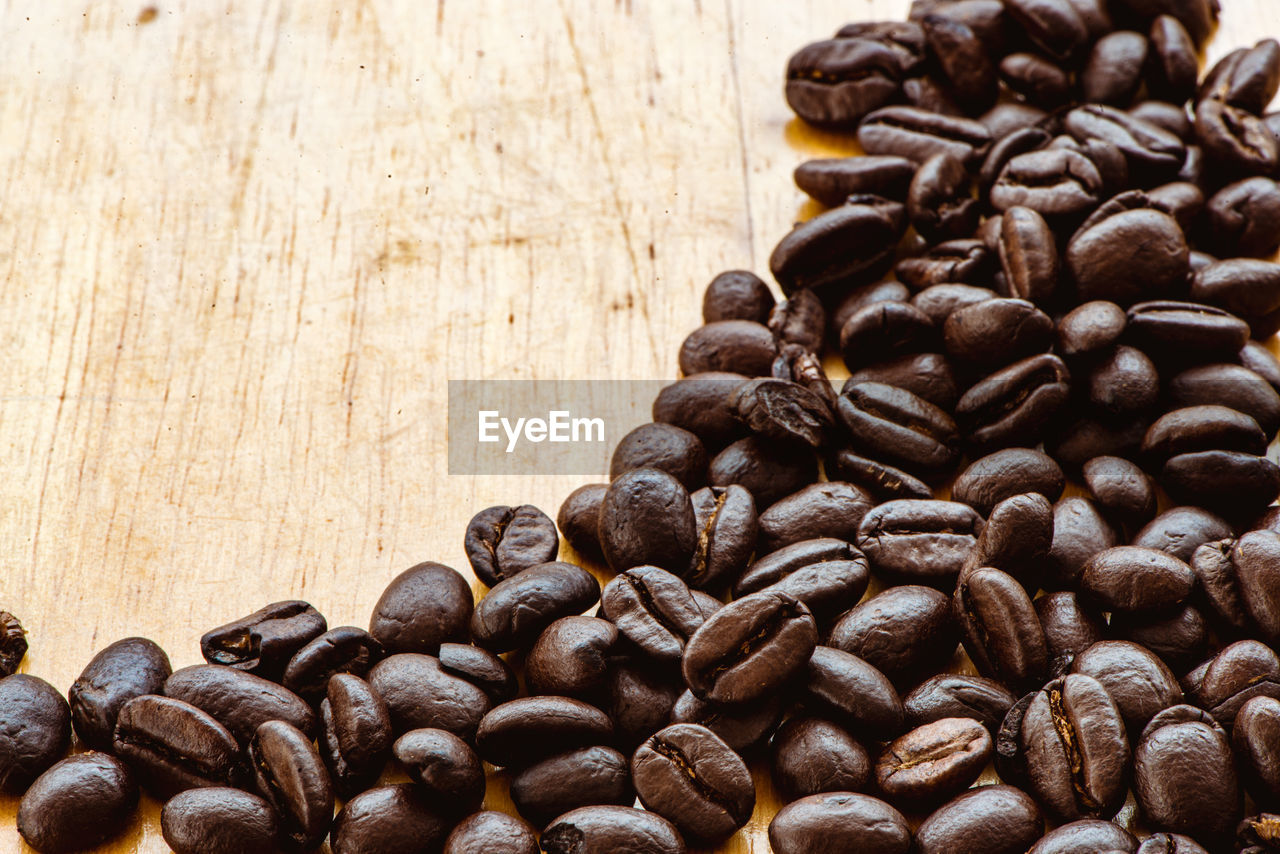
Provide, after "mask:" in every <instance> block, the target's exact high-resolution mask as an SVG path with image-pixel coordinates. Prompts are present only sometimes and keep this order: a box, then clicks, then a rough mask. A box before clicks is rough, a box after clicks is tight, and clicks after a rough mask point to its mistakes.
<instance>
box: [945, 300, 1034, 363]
mask: <svg viewBox="0 0 1280 854" xmlns="http://www.w3.org/2000/svg"><path fill="white" fill-rule="evenodd" d="M943 339H944V342H945V344H946V347H947V355H948V356H950V357H951V358H952V360H954V361H955V362H957V363H961V364H964V365H965V366H967V367H969V368H972V369H974V370H976V371H985V372H989V371H993V370H995V369H997V368H1002V367H1004V366H1005V365H1009V364H1012V363H1013V362H1016V361H1018V360H1020V359H1022V358H1025V357H1027V356H1033V355H1035V354H1036V353H1043V352H1044V351H1046V350H1048V349H1049V348H1050V347H1051V346H1052V344H1053V321H1052V320H1050V319H1049V316H1048V315H1047V314H1045V313H1044V312H1043V311H1041V310H1040V309H1038V308H1036V307H1035V305H1034V304H1033V303H1031V302H1029V301H1027V300H1025V299H991V300H986V301H984V302H979V303H976V304H974V305H970V306H966V307H965V308H961V309H958V310H956V311H954V312H952V313H951V314H950V315H949V316H948V317H947V320H946V323H945V324H944V325H943Z"/></svg>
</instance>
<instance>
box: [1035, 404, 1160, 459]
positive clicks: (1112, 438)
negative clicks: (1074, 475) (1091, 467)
mask: <svg viewBox="0 0 1280 854" xmlns="http://www.w3.org/2000/svg"><path fill="white" fill-rule="evenodd" d="M1147 424H1148V421H1147V418H1146V417H1145V416H1144V417H1141V418H1138V419H1135V420H1130V421H1125V422H1121V423H1118V424H1117V423H1112V422H1110V421H1107V420H1103V419H1099V418H1097V417H1095V416H1093V415H1085V416H1083V417H1075V418H1068V419H1066V420H1063V421H1061V422H1059V423H1058V424H1057V425H1056V426H1054V427H1052V428H1051V430H1050V432H1049V434H1048V435H1047V436H1046V437H1045V440H1044V447H1045V450H1046V451H1048V452H1049V453H1050V454H1052V455H1053V457H1054V459H1056V460H1058V461H1059V462H1060V463H1061V464H1062V465H1063V466H1064V467H1066V468H1067V469H1070V470H1072V471H1079V470H1080V468H1081V467H1082V466H1083V465H1084V464H1085V463H1087V462H1088V461H1089V460H1091V459H1093V458H1094V457H1101V456H1108V455H1109V456H1134V455H1136V454H1137V452H1138V445H1139V444H1141V442H1142V434H1143V433H1145V432H1146V429H1147Z"/></svg>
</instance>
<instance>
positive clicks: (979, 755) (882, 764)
mask: <svg viewBox="0 0 1280 854" xmlns="http://www.w3.org/2000/svg"><path fill="white" fill-rule="evenodd" d="M991 751H992V741H991V735H990V733H988V732H987V730H986V728H985V727H983V725H982V724H981V723H980V722H979V721H976V720H974V719H972V718H942V719H941V720H937V721H933V722H932V723H927V724H925V725H923V726H920V727H917V728H916V729H913V730H911V731H910V732H908V733H906V734H904V735H901V736H899V737H898V738H895V739H894V740H893V741H891V742H889V744H888V746H887V747H885V749H884V752H882V753H881V754H880V758H879V760H878V761H877V762H876V769H875V770H876V782H877V783H878V784H879V786H880V791H882V792H883V793H884V795H885V797H887V798H888V799H889V800H890V801H896V802H902V803H907V804H921V803H926V802H929V801H934V802H936V801H942V800H946V799H947V798H950V797H952V796H953V795H956V794H958V793H959V792H960V791H961V790H963V789H967V788H968V787H969V785H970V784H971V783H973V781H974V780H976V779H977V778H978V775H979V774H981V773H982V769H983V767H984V766H985V765H986V764H987V762H988V761H989V760H990V758H991Z"/></svg>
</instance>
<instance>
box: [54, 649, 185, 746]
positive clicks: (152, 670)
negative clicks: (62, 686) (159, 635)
mask: <svg viewBox="0 0 1280 854" xmlns="http://www.w3.org/2000/svg"><path fill="white" fill-rule="evenodd" d="M172 672H173V668H172V667H170V665H169V656H168V655H166V654H165V651H164V650H163V649H161V648H160V647H159V646H158V645H157V644H156V643H155V642H153V641H150V640H147V639H146V638H125V639H123V640H118V641H116V642H115V643H113V644H111V645H110V646H108V647H107V648H106V649H103V650H102V651H101V652H99V653H98V654H97V655H95V656H94V657H93V660H92V661H90V662H89V664H88V665H86V666H85V669H84V671H83V672H82V673H81V674H80V676H79V677H78V678H77V679H76V681H75V682H74V683H72V685H71V690H70V691H68V692H67V699H68V700H69V701H70V706H71V723H72V724H73V725H74V726H75V731H76V735H78V736H79V737H80V740H81V741H82V742H84V743H85V745H86V746H88V747H90V748H92V749H93V750H103V751H108V752H110V750H111V741H112V739H113V738H114V737H115V729H116V716H117V715H119V714H120V707H121V706H123V705H124V704H125V703H127V702H128V701H129V700H132V699H133V698H134V697H141V696H142V695H143V694H158V693H160V691H161V689H162V688H163V686H164V680H165V679H168V678H169V674H170V673H172Z"/></svg>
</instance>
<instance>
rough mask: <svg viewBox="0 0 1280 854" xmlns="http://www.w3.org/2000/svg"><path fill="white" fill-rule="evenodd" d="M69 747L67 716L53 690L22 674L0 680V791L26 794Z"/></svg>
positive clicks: (69, 722)
mask: <svg viewBox="0 0 1280 854" xmlns="http://www.w3.org/2000/svg"><path fill="white" fill-rule="evenodd" d="M70 743H71V712H70V710H69V709H68V707H67V701H66V700H64V699H63V698H62V695H61V694H59V693H58V690H57V689H56V688H54V687H53V686H52V685H50V684H49V683H48V682H45V681H44V680H43V679H40V678H39V677H36V676H29V675H27V674H25V673H15V674H14V675H13V676H6V677H5V678H3V679H0V790H2V791H4V792H7V793H9V794H12V795H17V794H21V793H22V792H24V791H26V788H27V786H29V785H31V783H32V781H34V780H35V779H36V777H39V776H40V775H41V774H42V773H44V771H45V769H47V768H48V767H49V766H50V765H52V764H53V763H55V762H57V761H58V760H59V759H61V758H62V756H63V754H65V753H66V752H67V747H68V745H69V744H70Z"/></svg>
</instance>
